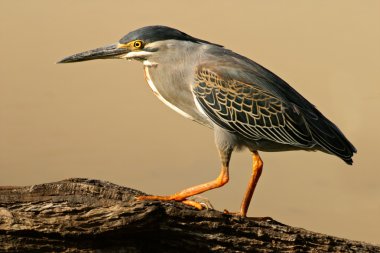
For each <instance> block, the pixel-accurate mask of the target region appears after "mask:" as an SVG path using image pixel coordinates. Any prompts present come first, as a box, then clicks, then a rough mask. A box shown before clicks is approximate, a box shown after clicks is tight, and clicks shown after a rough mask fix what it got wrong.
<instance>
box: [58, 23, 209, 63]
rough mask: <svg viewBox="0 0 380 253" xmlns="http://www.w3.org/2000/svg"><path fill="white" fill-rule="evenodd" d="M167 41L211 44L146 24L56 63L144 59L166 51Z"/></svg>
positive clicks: (177, 31) (165, 27)
mask: <svg viewBox="0 0 380 253" xmlns="http://www.w3.org/2000/svg"><path fill="white" fill-rule="evenodd" d="M168 41H176V42H183V41H188V42H192V43H197V44H202V43H206V44H212V43H210V42H207V41H204V40H201V39H197V38H194V37H192V36H190V35H188V34H186V33H184V32H181V31H179V30H177V29H174V28H170V27H167V26H146V27H142V28H139V29H137V30H134V31H132V32H130V33H128V34H127V35H125V36H124V37H123V38H121V39H120V40H119V42H118V43H115V44H111V45H108V46H105V47H100V48H96V49H93V50H89V51H86V52H83V53H78V54H74V55H71V56H68V57H65V58H63V59H62V60H60V61H59V62H58V63H70V62H80V61H89V60H95V59H128V60H140V61H144V60H148V59H149V58H150V57H152V56H159V55H160V54H162V53H163V52H167V51H166V50H165V49H167V48H168ZM178 44H179V43H178Z"/></svg>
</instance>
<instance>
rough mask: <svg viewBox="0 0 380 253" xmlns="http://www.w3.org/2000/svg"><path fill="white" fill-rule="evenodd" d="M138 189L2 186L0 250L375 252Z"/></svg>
mask: <svg viewBox="0 0 380 253" xmlns="http://www.w3.org/2000/svg"><path fill="white" fill-rule="evenodd" d="M141 194H143V193H142V192H140V191H137V190H133V189H130V188H127V187H122V186H118V185H115V184H112V183H109V182H104V181H98V180H88V179H69V180H64V181H60V182H55V183H47V184H40V185H34V186H29V187H0V252H52V251H54V252H93V251H96V252H210V251H211V252H305V251H307V252H380V247H379V246H375V245H370V244H367V243H363V242H357V241H350V240H346V239H341V238H337V237H332V236H328V235H324V234H318V233H314V232H310V231H307V230H304V229H300V228H294V227H290V226H287V225H284V224H281V223H279V222H276V221H274V220H272V219H269V218H268V219H254V218H240V217H234V216H231V215H226V214H223V213H222V212H219V211H216V210H202V211H197V210H195V209H192V208H191V207H188V206H185V205H183V204H181V203H177V202H159V201H144V202H139V201H136V200H135V196H139V195H141Z"/></svg>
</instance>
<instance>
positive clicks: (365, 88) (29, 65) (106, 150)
mask: <svg viewBox="0 0 380 253" xmlns="http://www.w3.org/2000/svg"><path fill="white" fill-rule="evenodd" d="M379 10H380V1H304V0H299V1H214V2H212V1H186V3H185V1H183V2H182V3H179V1H174V0H173V1H151V2H144V1H74V0H72V1H60V2H59V1H47V0H46V1H41V0H35V1H5V0H2V1H1V2H0V35H1V40H0V57H1V65H0V66H1V68H0V185H31V184H37V183H43V182H51V181H55V180H61V179H65V178H69V177H89V178H96V179H103V180H109V181H111V182H114V183H117V184H121V185H126V186H130V187H134V188H137V189H140V190H143V191H145V192H148V193H155V194H169V193H174V192H176V191H178V190H180V189H182V188H184V187H187V186H192V185H194V184H198V183H201V182H205V181H208V180H211V179H213V178H215V177H216V176H217V175H218V173H219V164H218V156H217V152H216V150H215V148H214V143H213V135H212V132H211V131H210V130H209V129H206V128H204V127H202V126H200V125H197V124H195V123H192V122H191V121H189V120H187V119H185V118H182V117H181V116H180V115H179V114H176V113H175V112H173V111H171V110H170V109H169V108H167V107H165V105H163V104H162V103H161V102H160V101H159V100H158V99H156V98H155V97H154V95H153V94H152V92H151V91H150V90H149V87H148V86H147V84H146V83H145V81H144V77H143V72H142V66H141V65H140V63H137V62H126V61H121V60H108V61H92V62H86V63H78V64H68V65H56V64H54V63H55V62H56V61H57V60H59V59H60V58H62V57H64V56H67V55H70V54H72V53H77V52H81V51H84V50H87V49H92V48H95V47H98V46H103V45H107V44H109V43H113V42H116V41H117V40H118V39H119V38H121V37H122V36H123V35H124V34H126V33H127V32H129V31H131V30H133V29H136V28H138V27H141V26H145V25H152V24H164V25H169V26H173V27H176V28H178V29H181V30H183V31H185V32H187V33H189V34H191V35H194V36H196V37H200V38H203V39H206V40H210V41H213V42H216V43H220V44H223V45H225V46H226V47H227V48H230V49H233V50H234V51H236V52H238V53H241V54H243V55H245V56H248V57H249V58H252V59H254V60H256V61H257V62H259V63H261V64H263V65H264V66H266V67H267V68H269V69H271V70H272V71H274V72H275V73H277V74H278V75H280V76H281V77H282V78H284V79H285V80H287V81H288V82H289V83H290V84H292V86H293V87H295V88H296V89H297V90H298V91H299V92H301V93H302V94H303V95H304V96H305V97H306V98H308V99H309V100H310V101H311V102H312V103H314V104H315V105H317V107H318V108H319V109H320V110H321V111H322V112H323V113H324V114H325V115H326V116H328V117H329V118H330V119H332V120H333V121H334V122H335V123H336V124H337V125H338V126H339V127H340V128H341V129H342V131H343V132H344V133H345V134H346V135H347V137H348V138H349V139H350V140H351V141H352V142H353V143H354V144H355V146H356V147H357V149H358V150H359V154H358V155H357V156H355V157H354V161H355V163H354V166H351V167H350V166H347V165H345V164H344V163H343V162H342V161H341V160H340V159H337V158H335V157H332V156H328V155H326V154H323V153H307V152H301V151H300V152H285V153H262V157H263V159H264V162H265V168H264V173H263V175H262V178H261V181H260V183H259V186H258V189H257V192H256V194H255V198H254V203H253V206H252V207H251V209H250V211H249V215H254V216H271V217H273V218H275V219H278V220H279V221H281V222H284V223H287V224H291V225H294V226H299V227H304V228H307V229H310V230H314V231H318V232H323V233H329V234H333V235H337V236H341V237H348V238H351V239H357V240H365V241H368V242H374V243H380V183H379V181H380V179H379V178H380V168H379V165H378V159H379V155H380V153H379V149H378V143H379V142H380V134H379V126H378V124H379V123H380V121H379V116H380V115H379V109H380V102H379V101H380V88H379V85H380V77H379V70H380V63H379V62H380V60H379V59H380V51H379V48H380V47H379V45H380V13H379ZM249 174H250V157H249V153H248V152H247V151H244V152H242V153H235V155H234V156H233V159H232V164H231V181H230V183H229V184H228V185H226V186H225V187H223V188H221V189H217V190H214V191H212V192H209V193H206V194H204V196H206V197H208V198H209V199H210V200H211V201H212V203H214V205H215V206H216V207H217V208H219V209H223V208H227V209H229V210H237V209H238V208H239V205H240V201H241V199H242V196H243V193H244V191H245V186H246V183H247V180H248V176H249Z"/></svg>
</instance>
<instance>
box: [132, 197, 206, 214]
mask: <svg viewBox="0 0 380 253" xmlns="http://www.w3.org/2000/svg"><path fill="white" fill-rule="evenodd" d="M136 199H137V200H139V201H142V200H160V201H178V202H182V203H183V204H185V205H188V206H192V207H194V208H196V209H198V210H202V209H204V207H205V206H204V205H202V203H198V202H196V201H193V200H188V199H181V198H178V197H176V196H175V195H174V196H138V197H136ZM206 208H207V206H206Z"/></svg>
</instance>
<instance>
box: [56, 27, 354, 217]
mask: <svg viewBox="0 0 380 253" xmlns="http://www.w3.org/2000/svg"><path fill="white" fill-rule="evenodd" d="M94 59H127V60H138V61H141V62H142V63H143V65H144V72H145V77H146V80H147V82H148V84H149V86H150V87H151V89H152V90H153V92H154V94H155V95H156V96H157V97H158V98H159V99H160V100H161V101H162V102H164V103H165V104H166V105H167V106H169V107H170V108H172V109H173V110H174V111H176V112H178V113H180V114H181V115H183V116H185V117H186V118H189V119H191V120H193V121H196V122H198V123H200V124H202V125H205V126H207V127H209V128H211V129H213V130H214V134H215V142H216V146H217V148H218V151H219V154H220V159H221V172H220V174H219V176H218V177H217V178H216V179H215V180H213V181H210V182H208V183H204V184H200V185H197V186H194V187H191V188H188V189H185V190H182V191H180V192H177V193H175V194H173V195H170V196H142V197H140V198H139V199H140V200H175V201H181V202H184V203H185V204H189V205H192V206H195V207H197V208H199V209H201V208H202V207H201V205H200V204H198V203H196V202H193V201H190V200H188V198H189V197H190V196H193V195H196V194H199V193H202V192H205V191H207V190H211V189H214V188H218V187H221V186H223V185H224V184H226V183H227V182H228V180H229V176H228V167H229V161H230V157H231V153H232V151H233V150H234V149H239V148H243V147H246V148H248V149H249V150H250V151H251V152H252V156H253V170H252V176H251V178H250V180H249V184H248V189H247V191H246V193H245V196H244V199H243V202H242V205H241V209H240V213H238V214H240V215H242V216H246V214H247V210H248V206H249V203H250V201H251V198H252V195H253V191H254V189H255V187H256V184H257V182H258V180H259V177H260V175H261V171H262V167H263V162H262V160H261V159H260V156H259V154H258V151H259V150H260V151H271V152H272V151H287V150H308V151H316V150H319V151H322V152H325V153H328V154H332V155H336V156H338V157H340V158H341V159H342V160H343V161H345V162H346V163H347V164H352V156H353V154H354V153H356V149H355V147H354V146H353V145H352V144H351V143H350V142H349V141H348V140H347V138H346V137H345V136H344V135H343V133H342V132H341V131H340V130H339V129H338V127H337V126H336V125H334V123H332V122H331V121H330V120H328V119H327V118H326V117H325V116H323V115H322V113H321V112H319V111H318V110H317V109H316V108H315V106H314V105H312V104H311V103H310V102H309V101H307V100H306V99H305V98H304V97H302V95H301V94H299V93H298V92H297V91H296V90H294V89H293V88H292V87H291V86H290V85H289V84H287V83H286V82H285V81H284V80H282V79H281V78H279V77H278V76H276V75H275V74H273V73H272V72H271V71H269V70H267V69H266V68H264V67H262V66H261V65H259V64H257V63H256V62H254V61H252V60H250V59H248V58H246V57H244V56H242V55H239V54H237V53H234V52H233V51H231V50H228V49H226V48H224V47H223V46H221V45H218V44H214V43H211V42H208V41H205V40H201V39H197V38H195V37H192V36H190V35H188V34H186V33H183V32H181V31H179V30H176V29H173V28H170V27H165V26H147V27H143V28H140V29H137V30H135V31H132V32H130V33H128V34H127V35H126V36H124V37H123V38H121V39H120V41H119V42H118V43H116V44H112V45H109V46H106V47H101V48H97V49H94V50H90V51H87V52H83V53H79V54H75V55H72V56H69V57H66V58H64V59H63V60H61V61H60V62H59V63H68V62H79V61H87V60H94ZM142 109H143V108H141V110H142Z"/></svg>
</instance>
